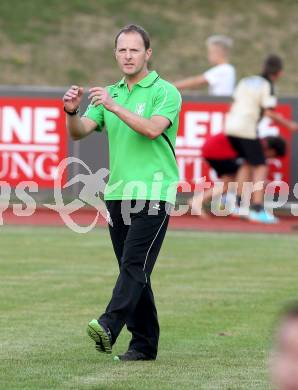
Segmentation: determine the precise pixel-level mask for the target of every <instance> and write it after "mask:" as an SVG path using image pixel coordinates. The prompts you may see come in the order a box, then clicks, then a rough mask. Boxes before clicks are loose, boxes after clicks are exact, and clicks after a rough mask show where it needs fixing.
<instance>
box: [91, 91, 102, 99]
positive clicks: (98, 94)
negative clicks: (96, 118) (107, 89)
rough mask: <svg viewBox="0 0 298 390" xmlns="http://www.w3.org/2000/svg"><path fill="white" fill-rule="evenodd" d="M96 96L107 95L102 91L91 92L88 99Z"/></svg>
mask: <svg viewBox="0 0 298 390" xmlns="http://www.w3.org/2000/svg"><path fill="white" fill-rule="evenodd" d="M95 96H98V97H103V96H105V94H104V93H102V92H96V93H95V92H94V93H90V95H89V96H88V99H93V98H94V97H95Z"/></svg>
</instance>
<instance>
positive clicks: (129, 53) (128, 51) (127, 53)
mask: <svg viewBox="0 0 298 390" xmlns="http://www.w3.org/2000/svg"><path fill="white" fill-rule="evenodd" d="M125 58H126V59H127V60H129V59H131V51H130V50H126V52H125Z"/></svg>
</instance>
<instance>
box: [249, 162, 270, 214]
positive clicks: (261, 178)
mask: <svg viewBox="0 0 298 390" xmlns="http://www.w3.org/2000/svg"><path fill="white" fill-rule="evenodd" d="M267 174H268V167H267V165H257V166H255V167H253V171H252V179H253V183H254V185H255V184H257V183H261V188H260V189H258V190H256V191H254V192H253V194H252V208H254V209H255V210H256V211H259V210H258V209H261V208H262V207H263V205H264V192H265V182H266V180H267Z"/></svg>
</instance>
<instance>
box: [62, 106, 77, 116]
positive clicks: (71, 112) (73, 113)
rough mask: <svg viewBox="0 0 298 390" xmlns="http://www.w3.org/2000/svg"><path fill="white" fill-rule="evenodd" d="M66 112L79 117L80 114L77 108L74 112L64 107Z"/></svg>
mask: <svg viewBox="0 0 298 390" xmlns="http://www.w3.org/2000/svg"><path fill="white" fill-rule="evenodd" d="M63 110H64V112H66V114H67V115H70V116H73V115H77V114H78V113H79V108H76V109H75V110H74V111H67V110H66V108H65V107H63Z"/></svg>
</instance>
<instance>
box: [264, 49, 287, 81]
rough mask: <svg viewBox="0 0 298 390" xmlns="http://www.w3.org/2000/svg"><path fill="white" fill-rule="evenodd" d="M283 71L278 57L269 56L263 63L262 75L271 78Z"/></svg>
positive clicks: (281, 62)
mask: <svg viewBox="0 0 298 390" xmlns="http://www.w3.org/2000/svg"><path fill="white" fill-rule="evenodd" d="M282 69H283V61H282V59H281V57H280V56H278V55H276V54H270V55H269V56H267V57H266V58H265V61H264V63H263V75H264V76H267V77H268V76H273V75H276V74H277V73H279V72H280V71H281V70H282Z"/></svg>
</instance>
